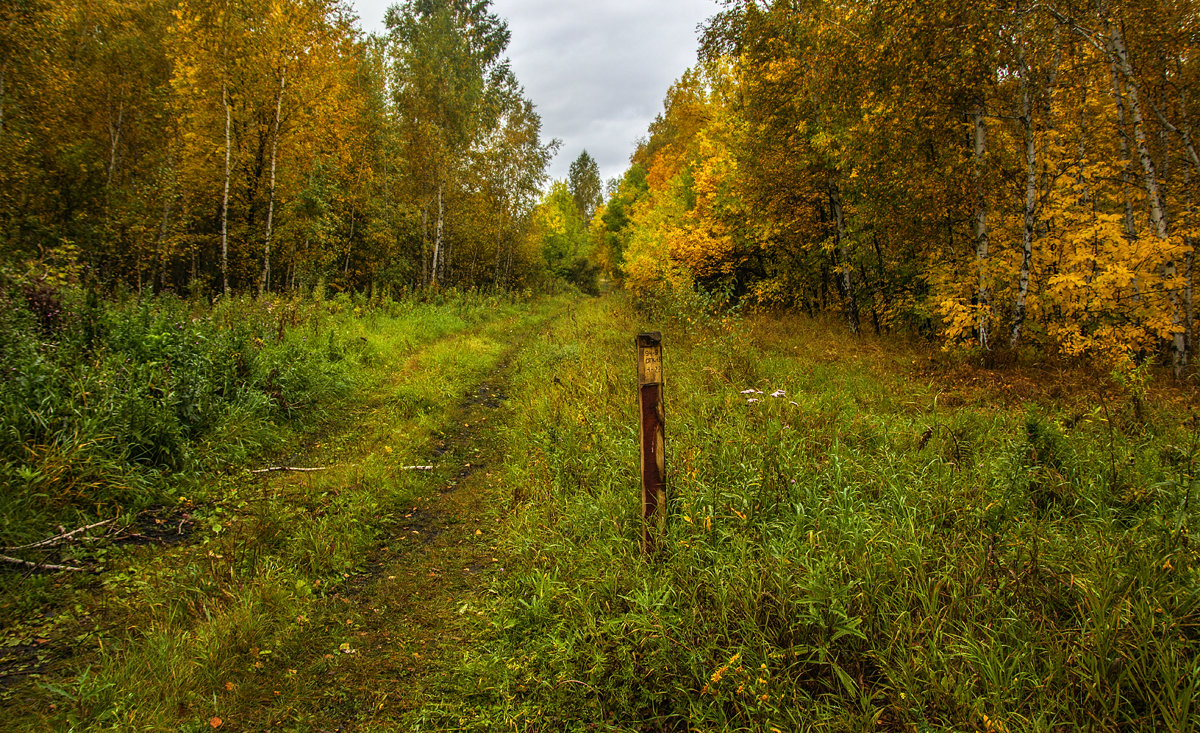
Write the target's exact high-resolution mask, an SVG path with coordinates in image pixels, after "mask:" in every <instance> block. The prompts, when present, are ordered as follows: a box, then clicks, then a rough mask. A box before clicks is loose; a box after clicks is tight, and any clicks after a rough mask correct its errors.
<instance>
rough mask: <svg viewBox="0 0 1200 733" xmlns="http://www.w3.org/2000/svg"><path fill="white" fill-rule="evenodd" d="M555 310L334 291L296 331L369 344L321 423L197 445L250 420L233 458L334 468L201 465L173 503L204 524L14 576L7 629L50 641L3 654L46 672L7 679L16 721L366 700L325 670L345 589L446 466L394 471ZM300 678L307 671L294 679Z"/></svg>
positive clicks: (101, 723) (122, 719) (178, 513)
mask: <svg viewBox="0 0 1200 733" xmlns="http://www.w3.org/2000/svg"><path fill="white" fill-rule="evenodd" d="M555 307H556V306H555V305H553V304H552V303H543V304H540V305H539V306H538V307H536V308H535V307H533V306H531V305H530V304H527V303H521V302H516V301H512V300H510V299H508V298H505V297H483V296H453V295H451V296H450V297H449V298H446V299H444V302H441V303H410V302H402V303H392V302H387V303H383V304H375V305H374V306H373V307H368V306H367V304H365V303H364V304H360V305H359V306H357V307H356V306H355V305H354V303H353V302H352V301H349V300H342V301H331V302H328V303H325V304H322V305H321V307H320V308H319V310H318V311H317V312H316V313H315V314H312V315H311V316H310V317H309V318H308V319H307V320H306V324H305V325H304V326H301V327H299V328H297V331H299V332H300V333H296V334H291V333H290V332H289V335H288V336H286V337H285V338H288V339H299V340H300V341H304V340H305V338H306V337H307V338H308V339H309V343H311V342H312V341H317V342H318V343H320V344H321V345H322V346H321V347H322V348H324V344H325V343H330V344H334V345H338V344H351V345H354V348H355V349H356V352H357V353H359V354H361V355H362V356H361V358H358V359H356V360H355V361H354V362H353V363H351V364H350V365H349V366H348V367H347V369H346V370H345V371H344V372H342V374H343V375H344V378H345V379H346V380H347V384H348V387H347V389H345V390H343V391H342V392H340V393H339V394H337V395H332V396H326V397H325V398H324V399H323V400H322V401H321V402H320V404H319V405H313V406H312V407H320V408H321V409H320V411H319V412H317V413H316V414H317V415H325V416H326V417H325V418H324V419H321V420H313V415H314V413H313V412H311V411H310V412H309V413H308V418H307V419H308V420H309V421H308V422H305V421H303V420H302V421H300V423H299V424H297V425H295V426H293V427H292V428H291V429H289V430H287V431H284V432H281V433H279V435H280V436H281V439H279V440H276V441H274V442H272V443H271V444H270V445H269V446H265V447H264V446H262V445H261V444H260V443H256V442H255V439H254V437H253V436H254V435H256V434H258V432H259V431H260V430H261V429H262V426H261V425H259V424H256V423H253V422H251V423H250V424H238V422H237V421H227V422H225V423H222V424H221V425H220V426H218V428H217V429H215V430H213V431H212V432H211V433H210V434H208V435H207V436H206V437H205V439H204V441H202V442H198V443H197V444H196V446H195V447H194V450H195V451H196V452H197V453H199V454H201V455H211V454H213V453H218V452H220V454H221V455H223V456H227V455H228V452H227V451H228V446H227V445H226V444H227V443H228V442H230V441H236V440H238V435H239V434H241V433H245V434H248V435H249V436H250V437H247V438H244V439H243V446H244V449H245V453H244V454H243V455H240V456H238V457H237V458H238V460H237V461H236V462H226V463H225V464H224V465H228V466H229V467H230V468H236V467H238V466H245V465H246V461H247V460H249V459H250V458H252V457H257V459H258V461H263V462H266V461H265V458H266V457H267V456H266V455H265V454H264V449H265V448H270V449H272V450H273V452H274V453H275V454H276V455H275V458H273V459H272V460H271V461H270V462H271V463H276V462H281V463H286V464H287V465H301V466H323V467H328V470H326V471H322V472H318V473H306V474H297V473H277V474H270V475H267V476H266V477H258V478H256V477H251V476H250V475H249V474H247V473H244V472H241V473H239V472H236V471H232V472H221V473H214V472H212V471H211V470H207V471H206V470H203V469H196V470H195V473H194V474H193V478H192V483H190V484H184V485H183V488H180V490H179V494H178V495H177V496H175V497H174V501H175V504H176V507H175V509H174V510H173V513H172V514H170V515H169V516H170V521H171V523H174V521H176V520H177V519H178V520H180V521H181V522H183V523H184V525H182V526H189V527H191V528H192V530H193V532H192V534H191V535H190V536H188V537H186V538H185V540H184V542H183V544H180V545H178V546H174V547H165V548H164V547H157V546H146V547H108V548H106V549H105V550H103V552H105V553H106V555H104V556H90V557H86V558H79V559H87V560H92V561H95V562H102V563H103V564H104V566H105V572H104V573H103V574H102V575H100V576H98V577H97V579H96V580H94V581H92V580H89V579H87V578H78V577H63V576H56V575H36V574H35V575H28V574H25V573H8V574H5V575H3V576H2V579H3V583H4V586H3V588H2V589H0V590H2V591H3V593H2V594H0V611H2V612H3V614H4V617H5V619H6V629H5V634H4V641H3V643H4V644H5V645H6V646H7V648H9V649H19V648H25V647H37V646H39V645H40V644H45V647H44V652H43V651H41V650H39V651H38V652H37V653H36V654H34V653H25V654H17V655H5V659H4V660H3V661H4V662H5V669H4V670H3V671H6V672H12V671H13V670H14V669H15V670H17V671H20V669H21V668H20V666H19V665H20V664H24V665H26V666H28V667H31V668H32V671H36V672H37V673H38V674H36V675H32V676H29V677H24V676H19V677H16V678H15V681H14V679H6V680H5V682H6V683H7V684H6V686H5V687H3V688H0V699H2V700H3V704H4V705H5V707H6V708H7V709H6V721H8V722H7V723H6V725H11V727H12V729H14V730H46V729H54V730H109V729H111V730H205V729H209V726H210V718H211V717H212V716H214V715H220V714H225V715H227V716H228V715H229V713H228V712H227V711H234V712H235V713H241V715H236V714H235V715H234V716H232V717H233V719H237V718H239V717H240V718H242V719H243V720H245V719H247V718H249V719H256V718H255V717H254V716H260V717H258V718H257V719H261V720H262V721H264V722H263V723H262V726H263V727H265V726H267V725H269V721H272V720H282V719H287V720H289V721H291V724H292V725H293V726H298V727H293V728H292V729H294V730H303V729H305V728H304V726H303V723H302V721H303V720H304V719H306V717H312V716H313V715H316V714H317V712H314V710H316V711H319V710H324V711H325V712H323V713H321V714H322V715H325V716H329V715H333V716H334V717H339V711H340V712H341V713H344V714H345V715H351V714H352V713H353V711H352V710H350V709H348V708H347V706H348V705H349V704H350V703H348V702H345V701H344V700H341V697H344V695H342V693H340V692H339V691H337V690H330V689H324V683H323V680H325V679H326V678H325V674H326V673H327V672H328V671H329V670H330V669H331V668H333V667H334V666H335V665H336V664H337V663H338V661H339V655H340V651H339V650H340V648H341V645H343V644H349V643H351V642H353V641H354V627H353V625H348V624H346V623H344V621H345V613H346V610H345V606H344V598H343V596H342V594H343V593H346V592H347V591H346V588H347V587H348V586H349V585H351V584H353V583H354V582H355V579H356V577H358V575H359V574H360V573H361V572H363V571H364V570H365V568H366V565H367V564H368V561H369V560H370V558H371V557H372V556H373V555H375V554H377V553H378V551H379V548H380V546H381V545H382V544H383V543H384V541H385V540H384V539H383V538H384V537H385V536H387V535H388V534H389V533H391V532H392V531H393V530H394V529H395V527H396V526H397V524H398V523H399V522H401V521H402V516H403V514H404V513H405V512H406V511H407V510H408V507H409V506H410V505H411V504H412V503H413V502H414V501H415V500H416V497H419V496H420V495H422V494H424V493H426V492H428V491H429V484H430V482H431V481H437V480H442V478H441V476H442V473H444V471H445V470H448V469H439V471H438V472H437V473H436V474H435V475H434V476H431V475H430V474H427V473H424V472H421V473H417V472H411V471H402V470H398V467H402V466H407V465H414V464H418V463H426V462H429V457H430V450H431V443H432V442H433V440H434V436H435V435H436V434H437V433H438V432H439V431H440V430H442V429H443V427H444V426H445V423H446V422H447V421H448V420H449V419H450V416H451V415H452V414H453V412H454V410H455V408H456V406H457V405H458V403H459V402H460V401H461V400H462V397H463V394H464V393H465V391H466V390H467V389H468V388H469V387H471V386H472V385H474V384H475V383H477V382H478V381H479V380H480V379H481V378H482V377H483V376H485V375H486V374H488V373H490V372H491V371H492V370H494V369H495V367H496V364H497V363H498V361H499V360H500V359H501V358H502V356H503V355H504V354H505V353H507V352H508V351H509V350H510V347H509V345H508V339H509V337H510V334H511V333H513V332H514V331H517V332H521V331H523V330H527V329H528V328H531V327H532V326H533V324H536V323H538V322H540V321H541V320H543V319H545V318H546V317H547V316H548V315H549V314H550V313H553V311H554V309H555ZM328 333H334V334H335V335H334V336H332V337H328V336H325V334H328ZM325 339H328V342H327V341H326V340H325ZM338 348H344V347H338ZM284 439H286V440H284ZM209 443H211V446H210V445H209ZM210 451H211V453H210ZM227 460H228V459H227ZM172 485H178V484H172ZM193 490H194V493H193ZM166 534H167V535H169V534H170V533H169V532H167V533H166ZM39 639H41V640H42V641H38V640H39ZM14 664H16V665H18V666H15V667H14V666H13V665H14ZM300 677H302V678H303V680H304V681H305V682H306V685H304V686H297V685H295V684H287V683H289V682H294V681H295V680H296V679H297V678H300ZM306 695H309V696H315V697H316V700H317V702H313V700H312V699H309V698H307V697H305V696H306ZM339 696H340V697H339ZM314 705H316V706H317V707H316V708H314ZM322 706H323V707H322ZM329 706H333V707H332V708H330V707H329ZM330 709H332V710H333V712H332V713H331V712H330ZM251 713H253V715H251ZM228 728H229V729H234V730H236V729H238V728H237V727H236V726H235V725H230V726H228ZM242 729H256V728H255V727H254V726H253V725H251V726H248V727H244V728H242Z"/></svg>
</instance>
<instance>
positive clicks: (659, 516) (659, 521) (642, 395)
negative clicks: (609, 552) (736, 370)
mask: <svg viewBox="0 0 1200 733" xmlns="http://www.w3.org/2000/svg"><path fill="white" fill-rule="evenodd" d="M637 351H638V367H637V369H638V401H639V406H640V415H641V419H640V421H639V424H640V428H641V430H640V433H641V449H642V451H641V452H642V551H643V552H645V553H650V552H653V551H654V549H655V546H656V545H657V541H658V538H659V536H661V535H662V533H663V530H664V529H665V527H666V512H667V460H666V458H667V457H666V434H665V432H664V430H665V425H666V421H665V420H664V418H663V362H662V334H661V333H659V332H657V331H655V332H654V333H641V334H638V337H637Z"/></svg>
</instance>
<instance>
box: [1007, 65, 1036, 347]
mask: <svg viewBox="0 0 1200 733" xmlns="http://www.w3.org/2000/svg"><path fill="white" fill-rule="evenodd" d="M1029 73H1030V70H1029V68H1028V67H1027V66H1025V65H1024V64H1022V65H1021V128H1022V129H1023V131H1024V133H1025V230H1024V232H1022V235H1021V274H1020V276H1019V278H1018V280H1017V303H1016V306H1015V307H1014V308H1013V322H1012V335H1011V337H1010V338H1009V341H1008V345H1009V348H1014V349H1015V348H1016V347H1017V342H1018V341H1020V340H1021V328H1022V327H1023V326H1024V325H1025V301H1026V298H1027V297H1028V295H1029V265H1030V263H1031V262H1032V261H1033V234H1034V228H1035V227H1036V226H1037V218H1036V214H1037V212H1036V210H1035V207H1036V206H1037V144H1036V141H1035V140H1034V139H1033V99H1032V95H1031V94H1030V89H1029V87H1030V79H1029Z"/></svg>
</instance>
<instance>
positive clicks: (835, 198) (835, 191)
mask: <svg viewBox="0 0 1200 733" xmlns="http://www.w3.org/2000/svg"><path fill="white" fill-rule="evenodd" d="M829 203H830V205H831V206H832V208H833V218H834V222H835V225H836V227H837V230H836V235H837V255H838V266H839V267H841V270H842V289H843V290H844V291H845V294H846V322H847V323H848V324H849V326H850V332H851V333H854V334H857V333H858V325H859V324H858V300H857V298H856V297H855V294H854V279H853V277H852V274H851V269H852V268H851V263H850V250H849V248H848V247H847V246H846V212H845V211H844V210H843V208H842V192H841V190H840V189H839V188H838V185H837V183H833V184H830V186H829Z"/></svg>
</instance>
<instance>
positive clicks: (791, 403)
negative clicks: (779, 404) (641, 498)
mask: <svg viewBox="0 0 1200 733" xmlns="http://www.w3.org/2000/svg"><path fill="white" fill-rule="evenodd" d="M788 404H789V405H796V403H795V402H791V401H789V402H788ZM799 406H800V405H796V407H799Z"/></svg>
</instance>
